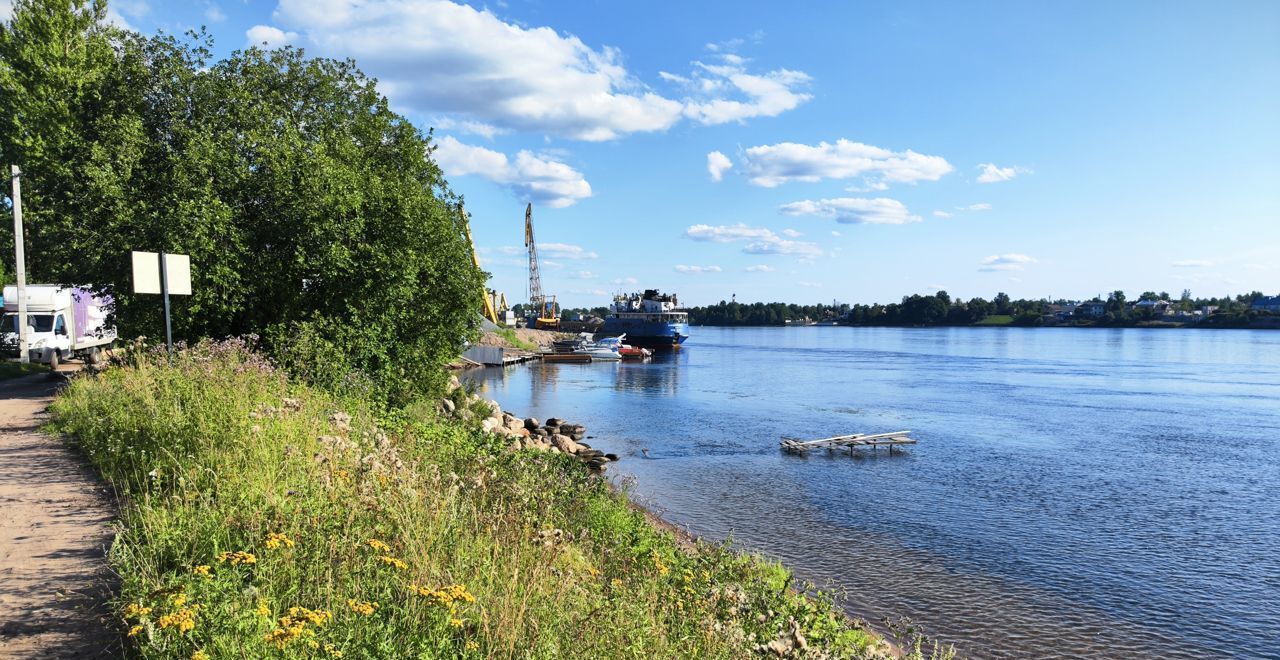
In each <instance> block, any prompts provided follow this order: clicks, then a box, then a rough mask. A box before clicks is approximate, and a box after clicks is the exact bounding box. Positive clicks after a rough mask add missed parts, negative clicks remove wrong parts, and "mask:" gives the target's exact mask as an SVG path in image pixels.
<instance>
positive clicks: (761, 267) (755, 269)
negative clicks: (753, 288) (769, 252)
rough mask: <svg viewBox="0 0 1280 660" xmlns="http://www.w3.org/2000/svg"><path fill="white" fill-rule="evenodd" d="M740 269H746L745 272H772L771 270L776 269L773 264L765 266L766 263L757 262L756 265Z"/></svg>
mask: <svg viewBox="0 0 1280 660" xmlns="http://www.w3.org/2000/svg"><path fill="white" fill-rule="evenodd" d="M742 270H744V271H746V272H748V273H772V272H773V271H775V270H777V269H776V268H774V267H773V266H766V265H764V264H757V265H755V266H747V267H746V268H743V269H742Z"/></svg>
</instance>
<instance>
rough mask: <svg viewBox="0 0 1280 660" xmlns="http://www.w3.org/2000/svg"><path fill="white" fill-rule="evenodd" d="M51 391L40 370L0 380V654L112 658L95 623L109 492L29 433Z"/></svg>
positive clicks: (100, 624) (47, 439)
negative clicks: (12, 378)
mask: <svg viewBox="0 0 1280 660" xmlns="http://www.w3.org/2000/svg"><path fill="white" fill-rule="evenodd" d="M56 388H57V382H55V381H53V380H51V379H49V378H48V377H47V376H43V375H38V376H28V377H24V378H18V379H14V380H9V381H3V382H0V658H107V657H113V656H116V655H118V654H119V653H118V650H119V649H118V644H117V642H116V641H115V640H116V638H115V636H114V635H112V634H111V633H110V632H109V631H108V630H109V629H108V627H107V625H106V623H105V621H104V618H105V617H106V609H105V606H104V605H103V602H104V600H105V598H106V596H107V594H108V593H109V588H110V587H109V585H110V583H111V582H110V578H109V573H108V571H107V564H106V558H105V555H106V549H107V548H108V547H109V545H110V542H111V536H110V527H109V525H110V521H111V519H112V509H111V506H110V503H109V499H108V496H107V495H106V491H105V489H104V488H103V486H102V485H101V484H100V483H98V481H97V478H96V477H95V475H94V474H93V472H92V470H91V469H90V468H89V466H88V465H86V463H85V462H84V460H82V459H81V458H80V457H79V456H78V455H76V454H75V453H74V452H73V451H72V450H70V449H68V448H67V447H66V446H65V445H64V444H63V443H62V441H61V440H59V439H58V438H55V437H52V436H48V435H45V434H43V433H40V432H39V430H38V429H39V426H40V424H41V423H43V421H44V417H45V415H44V411H45V408H46V407H48V405H49V401H50V400H51V399H52V397H53V394H54V392H55V390H56Z"/></svg>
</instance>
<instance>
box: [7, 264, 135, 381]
mask: <svg viewBox="0 0 1280 660" xmlns="http://www.w3.org/2000/svg"><path fill="white" fill-rule="evenodd" d="M26 294H27V356H28V358H29V359H30V361H32V362H39V363H42V364H49V365H54V366H57V364H58V363H59V362H61V361H64V360H67V359H71V358H84V359H85V360H86V361H89V362H97V361H98V359H99V358H100V356H101V351H102V350H104V349H106V348H109V347H110V346H111V344H112V343H113V342H114V341H115V339H116V330H115V327H114V326H111V325H108V324H107V323H106V320H107V315H108V313H109V312H110V304H111V300H110V298H109V297H105V298H104V297H102V296H99V295H97V294H95V293H94V292H93V291H91V290H90V289H88V288H83V287H73V288H67V287H60V286H56V285H50V284H33V285H30V286H27V287H26ZM18 329H19V328H18V290H17V287H15V286H7V287H5V288H4V319H3V321H0V353H2V354H3V357H5V358H8V359H11V358H16V357H19V355H18V351H19V347H18V343H19V342H18Z"/></svg>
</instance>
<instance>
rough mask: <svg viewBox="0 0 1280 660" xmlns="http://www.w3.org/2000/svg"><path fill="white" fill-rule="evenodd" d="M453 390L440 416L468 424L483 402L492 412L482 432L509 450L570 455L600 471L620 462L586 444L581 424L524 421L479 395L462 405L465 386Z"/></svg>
mask: <svg viewBox="0 0 1280 660" xmlns="http://www.w3.org/2000/svg"><path fill="white" fill-rule="evenodd" d="M449 388H450V396H448V397H446V398H444V399H441V400H440V405H439V411H440V413H441V414H442V415H444V416H446V417H451V418H454V419H462V420H465V419H468V418H470V417H472V412H471V411H472V410H473V409H477V408H480V406H478V405H476V404H479V403H481V402H483V403H484V404H485V406H487V408H488V411H489V412H488V416H486V417H484V418H482V419H481V420H480V429H481V430H482V431H484V432H485V433H492V434H494V435H496V436H498V437H499V438H503V439H504V440H506V441H507V448H508V449H509V450H511V451H518V450H521V449H529V450H533V451H547V452H552V453H557V454H567V455H570V456H574V457H576V458H578V459H579V460H581V461H582V462H583V463H585V464H586V465H587V466H588V467H590V468H591V469H592V470H597V471H599V470H604V468H605V466H606V465H608V464H609V463H610V462H612V461H616V460H618V456H617V454H606V453H604V452H602V451H600V450H598V449H593V448H592V447H591V445H588V444H587V443H585V442H583V439H585V438H586V437H587V427H585V426H583V425H581V424H571V423H569V422H567V421H565V420H563V419H560V418H558V417H551V418H549V419H547V421H546V422H544V423H540V422H539V421H538V420H537V419H536V418H534V417H526V418H522V417H519V416H517V415H513V414H511V413H510V412H506V411H503V410H502V406H500V405H499V404H498V402H497V401H493V400H489V401H484V400H483V399H482V398H481V397H479V396H477V395H475V394H463V395H462V396H463V397H465V401H466V403H465V404H462V405H458V404H457V403H455V399H457V398H458V394H459V393H458V390H459V389H460V388H461V384H460V383H459V382H458V379H457V378H450V381H449Z"/></svg>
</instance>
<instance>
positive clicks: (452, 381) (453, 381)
mask: <svg viewBox="0 0 1280 660" xmlns="http://www.w3.org/2000/svg"><path fill="white" fill-rule="evenodd" d="M459 387H462V382H461V381H459V380H458V377H457V376H455V375H453V374H449V389H450V390H456V389H458V388H459Z"/></svg>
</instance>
